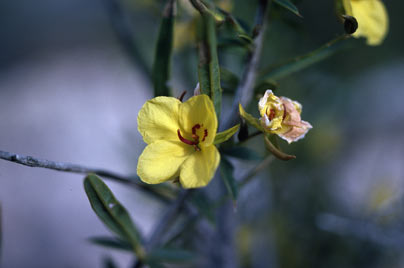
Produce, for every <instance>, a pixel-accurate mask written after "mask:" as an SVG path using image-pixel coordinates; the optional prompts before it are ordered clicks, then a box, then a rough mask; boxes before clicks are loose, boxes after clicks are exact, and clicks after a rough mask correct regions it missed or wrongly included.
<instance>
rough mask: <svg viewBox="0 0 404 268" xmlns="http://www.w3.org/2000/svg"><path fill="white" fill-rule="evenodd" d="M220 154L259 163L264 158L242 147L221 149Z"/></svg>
mask: <svg viewBox="0 0 404 268" xmlns="http://www.w3.org/2000/svg"><path fill="white" fill-rule="evenodd" d="M221 152H222V153H223V154H225V155H227V156H231V157H235V158H239V159H242V160H250V161H260V160H263V159H264V157H263V156H262V155H260V154H258V153H257V152H256V151H254V150H252V149H250V148H247V147H242V146H232V147H229V148H223V149H222V150H221Z"/></svg>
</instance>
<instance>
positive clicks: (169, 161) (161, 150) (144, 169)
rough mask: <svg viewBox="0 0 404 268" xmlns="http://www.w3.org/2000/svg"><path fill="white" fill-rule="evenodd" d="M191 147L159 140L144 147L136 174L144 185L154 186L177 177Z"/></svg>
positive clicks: (192, 150) (192, 149)
mask: <svg viewBox="0 0 404 268" xmlns="http://www.w3.org/2000/svg"><path fill="white" fill-rule="evenodd" d="M192 152H195V149H194V148H193V147H192V146H189V145H185V144H183V143H181V142H180V141H178V142H173V141H164V140H159V141H156V142H153V143H151V144H149V145H147V146H146V148H145V149H144V150H143V153H142V154H141V155H140V157H139V160H138V163H137V174H138V176H139V177H140V179H141V180H142V181H143V182H145V183H150V184H156V183H162V182H165V181H167V180H170V179H173V178H175V177H176V176H178V175H179V170H180V169H179V168H180V166H181V165H182V163H183V162H184V161H185V160H186V158H187V157H189V155H190V154H191V153H192Z"/></svg>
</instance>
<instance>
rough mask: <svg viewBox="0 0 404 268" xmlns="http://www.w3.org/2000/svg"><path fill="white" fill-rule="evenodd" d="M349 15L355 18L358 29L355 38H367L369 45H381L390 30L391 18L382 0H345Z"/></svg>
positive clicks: (345, 7)
mask: <svg viewBox="0 0 404 268" xmlns="http://www.w3.org/2000/svg"><path fill="white" fill-rule="evenodd" d="M342 4H343V7H344V9H345V12H346V14H347V15H350V16H353V17H355V19H356V20H357V21H358V29H357V30H356V32H355V33H354V34H353V36H354V37H356V38H359V37H365V38H366V39H367V44H368V45H371V46H377V45H380V44H381V43H382V42H383V40H384V38H385V37H386V34H387V32H388V29H389V18H388V15H387V11H386V8H385V7H384V4H383V2H382V1H380V0H343V2H342Z"/></svg>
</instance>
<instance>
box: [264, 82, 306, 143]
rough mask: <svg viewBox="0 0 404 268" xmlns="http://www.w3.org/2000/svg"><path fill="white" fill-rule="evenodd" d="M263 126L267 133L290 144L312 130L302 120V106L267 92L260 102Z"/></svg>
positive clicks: (269, 91)
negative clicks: (275, 135)
mask: <svg viewBox="0 0 404 268" xmlns="http://www.w3.org/2000/svg"><path fill="white" fill-rule="evenodd" d="M258 109H259V112H260V115H261V118H260V122H261V126H262V127H263V128H264V129H265V131H267V132H269V133H272V134H277V135H278V136H279V137H281V138H282V139H284V140H286V141H287V142H288V143H291V142H294V141H298V140H300V139H302V138H304V136H305V135H306V133H307V132H308V131H309V130H310V129H311V128H312V126H311V125H310V123H309V122H306V121H303V120H301V118H300V114H301V113H302V105H301V104H300V103H298V102H297V101H292V100H291V99H289V98H286V97H277V96H275V95H274V94H273V92H272V90H269V89H268V90H267V91H266V92H265V95H264V96H263V97H262V98H261V99H260V101H259V102H258Z"/></svg>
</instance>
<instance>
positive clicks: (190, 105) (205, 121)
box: [179, 94, 217, 146]
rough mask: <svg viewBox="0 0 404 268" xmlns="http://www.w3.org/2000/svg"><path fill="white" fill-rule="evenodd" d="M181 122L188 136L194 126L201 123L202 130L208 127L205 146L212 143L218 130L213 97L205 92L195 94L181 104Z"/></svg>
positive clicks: (182, 128) (183, 130) (182, 129)
mask: <svg viewBox="0 0 404 268" xmlns="http://www.w3.org/2000/svg"><path fill="white" fill-rule="evenodd" d="M179 114H180V115H179V123H180V126H181V131H182V132H183V133H184V135H185V136H187V135H188V136H187V137H186V138H188V137H189V136H190V135H191V134H192V132H191V131H192V127H193V126H195V125H196V124H199V125H201V126H202V127H201V130H203V129H207V131H208V132H207V136H206V138H205V141H204V142H202V144H204V145H205V146H208V145H211V144H212V143H213V141H214V139H215V136H216V131H217V117H216V113H215V107H214V106H213V102H212V101H211V99H210V98H209V97H208V96H207V95H204V94H201V95H198V96H193V97H192V98H190V99H189V100H187V101H186V102H184V103H182V104H181V105H180V110H179Z"/></svg>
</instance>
